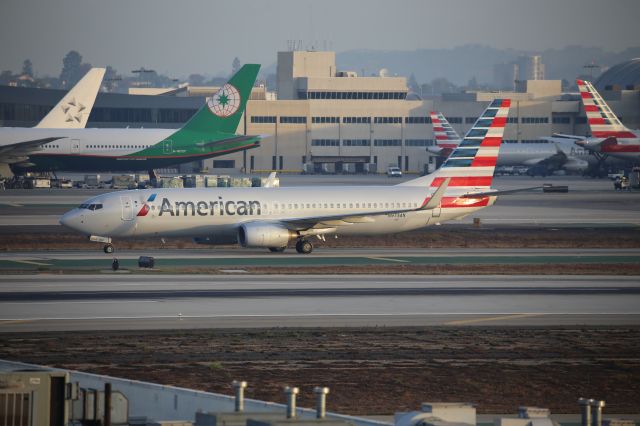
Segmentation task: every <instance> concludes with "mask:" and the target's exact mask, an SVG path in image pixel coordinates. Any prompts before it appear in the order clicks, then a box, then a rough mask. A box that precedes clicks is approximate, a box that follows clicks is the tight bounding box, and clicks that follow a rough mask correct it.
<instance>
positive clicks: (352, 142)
mask: <svg viewBox="0 0 640 426" xmlns="http://www.w3.org/2000/svg"><path fill="white" fill-rule="evenodd" d="M370 145H371V141H369V139H343V140H342V146H370Z"/></svg>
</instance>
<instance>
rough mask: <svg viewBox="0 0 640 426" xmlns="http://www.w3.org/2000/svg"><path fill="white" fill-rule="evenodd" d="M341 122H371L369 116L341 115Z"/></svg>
mask: <svg viewBox="0 0 640 426" xmlns="http://www.w3.org/2000/svg"><path fill="white" fill-rule="evenodd" d="M342 122H343V123H348V124H369V123H371V117H342Z"/></svg>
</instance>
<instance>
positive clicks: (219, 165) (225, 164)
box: [213, 160, 236, 169]
mask: <svg viewBox="0 0 640 426" xmlns="http://www.w3.org/2000/svg"><path fill="white" fill-rule="evenodd" d="M235 167H236V160H213V168H214V169H233V168H235Z"/></svg>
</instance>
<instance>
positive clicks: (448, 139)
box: [429, 111, 462, 150]
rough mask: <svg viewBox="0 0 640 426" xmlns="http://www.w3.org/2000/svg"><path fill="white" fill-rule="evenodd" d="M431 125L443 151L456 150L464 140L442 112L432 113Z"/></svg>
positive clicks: (438, 144)
mask: <svg viewBox="0 0 640 426" xmlns="http://www.w3.org/2000/svg"><path fill="white" fill-rule="evenodd" d="M429 115H430V116H431V123H432V124H433V134H434V135H435V137H436V145H437V146H438V147H440V148H443V149H451V150H453V149H455V148H456V147H457V146H458V144H459V143H460V139H462V138H461V137H460V136H459V135H458V133H456V131H455V130H453V127H451V124H449V122H448V121H447V119H446V118H445V116H444V115H443V114H442V113H441V112H436V111H431V112H430V113H429Z"/></svg>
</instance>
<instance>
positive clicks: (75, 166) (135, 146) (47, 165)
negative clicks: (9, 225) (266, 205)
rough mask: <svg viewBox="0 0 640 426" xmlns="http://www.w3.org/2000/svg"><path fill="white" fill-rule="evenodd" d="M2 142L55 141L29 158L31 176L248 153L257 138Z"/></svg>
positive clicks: (10, 135)
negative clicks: (245, 151) (32, 173)
mask: <svg viewBox="0 0 640 426" xmlns="http://www.w3.org/2000/svg"><path fill="white" fill-rule="evenodd" d="M2 136H3V138H4V139H5V140H12V141H17V142H19V141H21V140H26V139H45V138H56V139H55V140H54V141H52V142H49V143H46V144H43V145H41V149H40V150H39V151H35V152H32V153H31V154H30V155H29V161H28V163H27V164H25V165H24V167H18V168H23V169H26V170H32V171H56V170H65V171H83V172H88V171H96V170H104V171H134V170H150V169H156V168H163V167H167V166H170V165H173V164H178V163H184V162H189V161H195V160H199V159H203V158H210V157H215V156H219V155H224V154H228V153H230V152H235V151H240V150H243V149H248V148H252V147H254V146H257V145H258V144H259V140H260V138H259V137H256V136H241V135H235V134H232V133H231V134H227V133H218V134H216V135H215V136H216V137H213V135H211V134H207V133H202V134H198V133H197V132H188V134H186V135H185V134H184V133H181V132H180V131H176V129H61V130H59V131H55V130H52V129H36V128H3V129H2Z"/></svg>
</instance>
